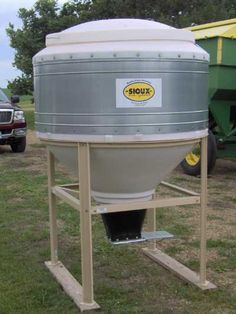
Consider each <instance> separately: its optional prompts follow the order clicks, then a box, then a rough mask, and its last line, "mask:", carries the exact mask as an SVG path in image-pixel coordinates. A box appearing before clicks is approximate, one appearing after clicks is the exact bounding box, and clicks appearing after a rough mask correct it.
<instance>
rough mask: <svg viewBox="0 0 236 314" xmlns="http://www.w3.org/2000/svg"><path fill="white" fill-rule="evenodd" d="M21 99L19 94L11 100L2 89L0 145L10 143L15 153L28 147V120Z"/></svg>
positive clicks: (0, 96)
mask: <svg viewBox="0 0 236 314" xmlns="http://www.w3.org/2000/svg"><path fill="white" fill-rule="evenodd" d="M19 101H20V99H19V97H18V96H12V97H11V100H9V99H8V97H7V96H6V95H5V94H4V92H3V91H2V90H1V89H0V145H10V146H11V149H12V151H13V152H14V153H21V152H24V151H25V147H26V121H25V116H24V112H23V111H22V109H21V108H20V107H19V106H18V105H17V103H19Z"/></svg>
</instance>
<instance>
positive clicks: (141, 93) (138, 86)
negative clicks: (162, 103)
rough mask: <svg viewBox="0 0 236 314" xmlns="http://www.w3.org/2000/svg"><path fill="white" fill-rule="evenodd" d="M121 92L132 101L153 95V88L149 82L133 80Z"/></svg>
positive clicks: (147, 98)
mask: <svg viewBox="0 0 236 314" xmlns="http://www.w3.org/2000/svg"><path fill="white" fill-rule="evenodd" d="M123 94H124V96H125V97H126V98H128V99H129V100H132V101H137V102H139V101H147V100H149V99H151V98H152V97H153V96H154V95H155V89H154V87H153V86H152V85H151V84H149V83H146V82H134V83H131V84H129V85H127V86H126V87H125V88H124V90H123Z"/></svg>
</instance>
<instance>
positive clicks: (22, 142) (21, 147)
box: [11, 137, 26, 153]
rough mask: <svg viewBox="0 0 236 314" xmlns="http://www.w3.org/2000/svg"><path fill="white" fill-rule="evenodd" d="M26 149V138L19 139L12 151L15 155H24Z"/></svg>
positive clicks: (12, 145) (13, 144)
mask: <svg viewBox="0 0 236 314" xmlns="http://www.w3.org/2000/svg"><path fill="white" fill-rule="evenodd" d="M25 147H26V137H22V138H20V139H18V140H17V141H16V142H14V143H12V144H11V150H12V151H13V153H23V152H24V151H25Z"/></svg>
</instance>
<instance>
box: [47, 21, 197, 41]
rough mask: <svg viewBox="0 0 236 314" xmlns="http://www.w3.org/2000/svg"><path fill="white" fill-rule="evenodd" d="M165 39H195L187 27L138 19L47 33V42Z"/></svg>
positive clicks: (94, 23)
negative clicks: (175, 26)
mask: <svg viewBox="0 0 236 314" xmlns="http://www.w3.org/2000/svg"><path fill="white" fill-rule="evenodd" d="M140 40H141V41H143V40H149V41H150V40H153V41H158V40H168V41H188V42H192V43H194V42H195V40H194V35H193V34H192V33H191V32H190V31H188V30H182V29H176V28H174V27H170V26H168V25H165V24H162V23H158V22H154V21H148V20H141V19H109V20H99V21H93V22H87V23H83V24H79V25H76V26H73V27H71V28H68V29H66V30H64V31H62V32H60V33H54V34H50V35H48V36H47V37H46V46H53V45H66V44H79V43H95V42H109V41H113V42H115V41H140Z"/></svg>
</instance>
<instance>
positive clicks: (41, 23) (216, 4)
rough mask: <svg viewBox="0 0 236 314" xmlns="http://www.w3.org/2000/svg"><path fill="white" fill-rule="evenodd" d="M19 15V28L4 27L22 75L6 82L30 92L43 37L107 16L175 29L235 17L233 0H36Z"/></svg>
mask: <svg viewBox="0 0 236 314" xmlns="http://www.w3.org/2000/svg"><path fill="white" fill-rule="evenodd" d="M18 16H19V18H20V19H21V21H22V28H21V29H15V27H14V25H13V24H11V23H10V24H9V26H8V28H7V29H6V32H7V35H8V36H9V38H10V45H11V47H12V48H14V49H15V51H16V53H15V59H14V63H13V65H14V66H15V67H16V68H17V69H19V70H20V71H22V75H21V76H18V77H17V78H15V79H14V80H13V81H11V82H8V88H10V89H11V90H12V92H13V93H16V94H30V93H32V91H33V69H32V57H33V56H34V55H35V54H36V53H37V52H38V51H39V50H41V49H42V48H44V47H45V36H46V35H47V34H49V33H55V32H59V31H61V30H63V29H66V28H68V27H71V26H74V25H76V24H79V23H84V22H88V21H93V20H98V19H108V18H142V19H149V20H154V21H158V22H161V23H165V24H168V25H171V26H174V27H177V28H183V27H187V26H191V25H199V24H203V23H208V22H214V21H219V20H224V19H230V18H234V17H235V16H236V0H185V1H183V0H145V1H143V0H70V1H68V2H66V3H64V4H63V5H62V6H61V7H59V5H58V1H57V0H38V1H36V3H35V4H34V6H33V7H32V8H31V9H29V10H27V9H25V8H21V9H19V11H18Z"/></svg>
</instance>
